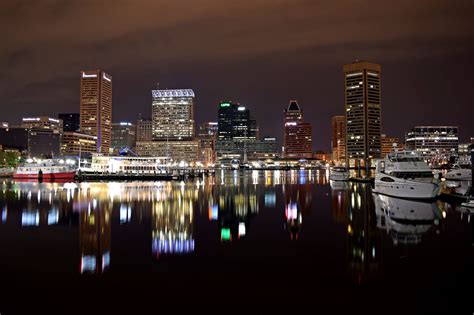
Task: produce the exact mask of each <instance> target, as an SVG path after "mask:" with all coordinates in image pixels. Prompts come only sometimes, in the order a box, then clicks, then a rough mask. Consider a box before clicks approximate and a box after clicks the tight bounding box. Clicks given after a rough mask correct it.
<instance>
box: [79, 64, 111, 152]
mask: <svg viewBox="0 0 474 315" xmlns="http://www.w3.org/2000/svg"><path fill="white" fill-rule="evenodd" d="M80 105H81V109H80V129H81V132H82V133H85V134H88V135H91V136H95V137H97V152H98V153H103V154H109V150H110V147H111V142H112V77H111V76H110V75H108V74H107V73H105V72H104V71H102V70H90V71H81V85H80Z"/></svg>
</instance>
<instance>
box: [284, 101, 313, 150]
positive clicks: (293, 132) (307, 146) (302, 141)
mask: <svg viewBox="0 0 474 315" xmlns="http://www.w3.org/2000/svg"><path fill="white" fill-rule="evenodd" d="M284 123H285V135H284V140H283V154H284V156H285V157H289V158H310V157H311V155H312V151H313V150H312V143H313V142H312V136H311V133H312V128H311V125H310V124H309V123H306V122H304V121H303V110H302V109H301V108H300V106H299V105H298V102H297V101H294V100H292V101H290V104H289V105H288V108H287V109H285V119H284Z"/></svg>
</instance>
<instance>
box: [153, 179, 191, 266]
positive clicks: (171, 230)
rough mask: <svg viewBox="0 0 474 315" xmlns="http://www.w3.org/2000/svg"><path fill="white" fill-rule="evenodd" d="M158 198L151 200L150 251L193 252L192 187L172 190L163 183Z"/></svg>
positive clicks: (157, 255)
mask: <svg viewBox="0 0 474 315" xmlns="http://www.w3.org/2000/svg"><path fill="white" fill-rule="evenodd" d="M164 189H165V190H164V191H162V192H163V194H161V197H160V198H158V199H159V200H157V201H154V202H153V209H152V214H151V222H152V252H153V254H154V255H155V256H156V257H157V258H159V256H160V255H163V254H170V255H171V254H185V253H190V252H193V251H194V239H193V199H194V194H193V192H192V190H185V189H184V186H181V187H180V189H173V188H172V187H171V186H169V185H167V186H165V187H164Z"/></svg>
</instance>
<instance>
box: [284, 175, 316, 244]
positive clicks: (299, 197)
mask: <svg viewBox="0 0 474 315" xmlns="http://www.w3.org/2000/svg"><path fill="white" fill-rule="evenodd" d="M311 187H312V186H311V185H310V184H308V183H306V182H301V184H288V185H283V187H282V189H283V194H284V196H285V219H286V221H285V228H286V229H287V230H288V232H289V234H290V239H291V240H297V239H299V237H300V232H301V229H302V226H303V216H308V215H310V214H311V206H312V194H311Z"/></svg>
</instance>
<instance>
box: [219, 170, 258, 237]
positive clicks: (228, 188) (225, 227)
mask: <svg viewBox="0 0 474 315" xmlns="http://www.w3.org/2000/svg"><path fill="white" fill-rule="evenodd" d="M254 176H255V175H254ZM253 180H255V179H253ZM215 200H216V201H218V202H217V204H214V205H213V206H212V209H213V213H214V215H213V218H214V219H216V220H217V221H218V224H219V228H220V239H221V241H222V242H230V241H232V240H233V239H240V238H243V237H245V236H246V235H247V231H248V229H249V224H250V220H251V218H252V217H254V216H255V215H257V214H258V209H259V208H258V201H257V190H256V184H253V182H252V184H249V183H247V181H246V180H245V178H240V179H239V181H238V182H235V181H234V185H223V186H219V187H217V188H216V198H215ZM216 210H217V211H216Z"/></svg>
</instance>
